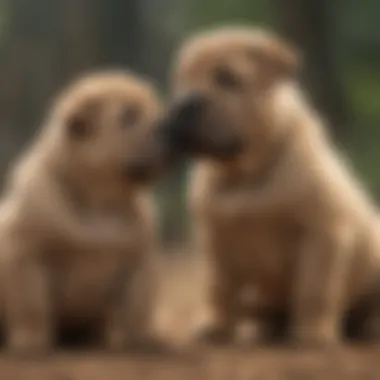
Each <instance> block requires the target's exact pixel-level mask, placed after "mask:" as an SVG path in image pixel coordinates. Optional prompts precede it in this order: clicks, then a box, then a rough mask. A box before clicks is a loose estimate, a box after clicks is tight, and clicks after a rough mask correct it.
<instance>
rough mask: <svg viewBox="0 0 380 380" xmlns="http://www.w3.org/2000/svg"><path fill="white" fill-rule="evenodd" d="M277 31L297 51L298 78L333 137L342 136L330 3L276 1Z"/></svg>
mask: <svg viewBox="0 0 380 380" xmlns="http://www.w3.org/2000/svg"><path fill="white" fill-rule="evenodd" d="M275 4H276V9H277V15H278V19H279V24H280V28H281V29H282V31H283V32H284V35H285V36H286V37H288V38H289V40H290V41H291V42H293V43H294V44H295V45H296V46H297V47H298V48H299V49H300V50H301V53H302V54H301V56H302V58H303V67H304V71H303V72H302V75H301V79H302V80H303V82H304V84H305V86H306V88H308V89H309V91H310V95H311V98H312V100H313V101H314V104H315V106H316V107H317V108H318V109H319V111H320V112H322V114H323V115H324V116H325V117H326V118H327V119H328V121H329V122H330V124H331V131H332V133H333V135H335V136H339V138H340V137H344V134H345V125H346V123H347V122H348V114H347V110H348V108H347V104H346V99H345V96H344V91H343V86H342V83H341V80H340V72H339V69H338V67H337V65H336V59H335V56H334V51H335V49H334V45H333V44H334V37H335V30H334V17H333V16H334V12H333V11H334V10H333V9H332V4H331V2H330V1H329V0H309V1H305V0H275Z"/></svg>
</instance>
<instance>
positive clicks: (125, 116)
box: [120, 106, 142, 128]
mask: <svg viewBox="0 0 380 380" xmlns="http://www.w3.org/2000/svg"><path fill="white" fill-rule="evenodd" d="M141 116H142V111H141V109H140V108H139V107H137V106H135V107H128V108H126V109H125V110H124V111H123V112H122V113H121V116H120V124H121V126H122V127H123V128H129V127H132V126H134V125H136V124H138V123H139V121H140V119H141Z"/></svg>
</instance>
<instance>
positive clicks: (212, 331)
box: [196, 325, 234, 346]
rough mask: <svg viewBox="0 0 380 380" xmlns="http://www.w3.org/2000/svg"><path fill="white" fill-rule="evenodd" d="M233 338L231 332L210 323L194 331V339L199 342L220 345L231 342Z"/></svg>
mask: <svg viewBox="0 0 380 380" xmlns="http://www.w3.org/2000/svg"><path fill="white" fill-rule="evenodd" d="M233 340H234V334H233V332H232V331H231V330H230V329H226V328H223V327H220V326H214V325H210V326H206V327H203V328H201V329H199V330H198V331H197V332H196V341H197V342H199V343H205V344H211V345H215V346H222V345H227V344H230V343H232V342H233Z"/></svg>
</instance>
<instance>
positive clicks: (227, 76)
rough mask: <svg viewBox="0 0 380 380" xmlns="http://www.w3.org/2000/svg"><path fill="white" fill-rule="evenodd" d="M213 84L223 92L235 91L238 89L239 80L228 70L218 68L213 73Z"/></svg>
mask: <svg viewBox="0 0 380 380" xmlns="http://www.w3.org/2000/svg"><path fill="white" fill-rule="evenodd" d="M214 83H215V84H216V85H217V86H218V87H220V88H221V89H223V90H229V91H233V90H237V89H239V87H240V81H239V78H237V76H236V75H235V74H234V73H233V72H232V71H231V70H229V69H228V68H225V67H219V68H217V69H215V71H214Z"/></svg>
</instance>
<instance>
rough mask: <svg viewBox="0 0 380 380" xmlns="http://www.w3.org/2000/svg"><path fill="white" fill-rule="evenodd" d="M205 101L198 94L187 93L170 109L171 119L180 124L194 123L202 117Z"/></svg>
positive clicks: (204, 98) (203, 97)
mask: <svg viewBox="0 0 380 380" xmlns="http://www.w3.org/2000/svg"><path fill="white" fill-rule="evenodd" d="M206 106H207V99H206V97H205V96H204V95H202V94H199V93H189V94H186V95H184V96H182V97H180V98H179V99H178V100H177V101H176V102H175V103H174V104H173V108H172V113H173V117H174V118H175V119H177V121H180V122H185V121H187V122H189V123H196V122H198V121H199V119H200V118H201V117H202V115H203V113H204V111H205V108H206Z"/></svg>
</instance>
